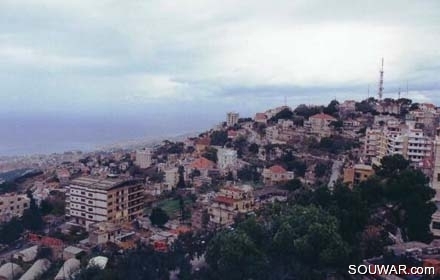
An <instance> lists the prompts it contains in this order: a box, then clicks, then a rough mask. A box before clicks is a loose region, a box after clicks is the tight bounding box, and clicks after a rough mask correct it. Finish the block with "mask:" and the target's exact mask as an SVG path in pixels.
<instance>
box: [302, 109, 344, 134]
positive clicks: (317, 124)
mask: <svg viewBox="0 0 440 280" xmlns="http://www.w3.org/2000/svg"><path fill="white" fill-rule="evenodd" d="M334 121H337V119H336V118H334V117H332V116H330V115H327V114H324V113H320V114H316V115H313V116H311V117H309V119H308V120H307V121H305V122H304V126H305V127H307V128H308V129H309V131H310V133H312V134H315V135H317V136H319V137H327V136H330V135H331V127H330V124H331V123H332V122H334Z"/></svg>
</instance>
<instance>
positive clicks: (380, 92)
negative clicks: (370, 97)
mask: <svg viewBox="0 0 440 280" xmlns="http://www.w3.org/2000/svg"><path fill="white" fill-rule="evenodd" d="M379 73H380V79H379V91H378V93H377V95H378V97H379V100H382V96H383V57H382V67H381V68H380V72H379Z"/></svg>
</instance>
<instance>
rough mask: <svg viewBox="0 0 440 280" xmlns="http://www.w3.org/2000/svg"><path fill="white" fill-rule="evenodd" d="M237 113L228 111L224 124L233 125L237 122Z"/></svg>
mask: <svg viewBox="0 0 440 280" xmlns="http://www.w3.org/2000/svg"><path fill="white" fill-rule="evenodd" d="M238 116H239V114H238V113H236V112H229V113H227V114H226V124H227V125H228V126H234V125H235V124H237V123H238Z"/></svg>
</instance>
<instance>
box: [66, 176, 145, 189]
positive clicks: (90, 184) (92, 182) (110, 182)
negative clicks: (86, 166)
mask: <svg viewBox="0 0 440 280" xmlns="http://www.w3.org/2000/svg"><path fill="white" fill-rule="evenodd" d="M138 182H139V181H136V180H121V179H108V178H106V179H100V178H94V177H79V178H76V179H74V180H72V181H71V184H72V185H77V186H81V187H86V188H91V189H98V190H110V189H113V188H117V187H122V186H125V185H134V184H136V183H138Z"/></svg>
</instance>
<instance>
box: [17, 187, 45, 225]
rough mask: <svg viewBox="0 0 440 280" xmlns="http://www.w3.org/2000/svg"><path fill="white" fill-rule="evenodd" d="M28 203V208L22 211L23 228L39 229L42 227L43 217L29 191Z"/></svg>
mask: <svg viewBox="0 0 440 280" xmlns="http://www.w3.org/2000/svg"><path fill="white" fill-rule="evenodd" d="M27 195H28V197H29V199H30V203H29V208H28V209H26V210H24V211H23V216H22V221H23V226H24V228H25V229H28V230H31V231H39V230H41V229H42V228H43V227H44V222H43V218H42V216H41V212H40V209H39V208H38V206H37V204H36V202H35V199H34V197H33V196H32V193H31V192H28V193H27Z"/></svg>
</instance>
